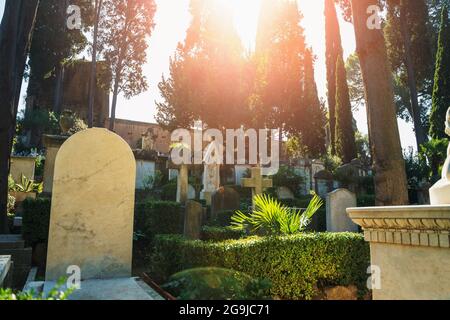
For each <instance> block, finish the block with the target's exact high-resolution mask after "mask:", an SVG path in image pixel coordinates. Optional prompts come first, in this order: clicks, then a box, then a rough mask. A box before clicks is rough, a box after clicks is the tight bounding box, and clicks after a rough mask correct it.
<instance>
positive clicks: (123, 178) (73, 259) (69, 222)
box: [45, 128, 136, 281]
mask: <svg viewBox="0 0 450 320" xmlns="http://www.w3.org/2000/svg"><path fill="white" fill-rule="evenodd" d="M135 175H136V162H135V159H134V156H133V153H132V151H131V149H130V147H129V146H128V144H127V143H126V142H125V141H124V140H123V139H122V138H120V137H119V136H118V135H116V134H114V133H112V132H110V131H108V130H106V129H99V128H94V129H88V130H85V131H81V132H79V133H77V134H75V135H73V136H72V137H70V138H69V139H68V140H67V141H66V142H65V143H64V144H63V145H62V146H61V148H60V150H59V152H58V155H57V157H56V161H55V174H54V181H53V194H52V207H51V216H50V230H49V240H48V253H47V270H46V275H45V278H46V281H55V280H58V279H59V278H60V277H63V276H67V270H68V267H69V266H77V267H79V268H80V270H81V279H82V280H86V279H105V278H121V277H130V276H131V257H132V242H133V211H134V191H135Z"/></svg>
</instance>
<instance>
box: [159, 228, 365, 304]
mask: <svg viewBox="0 0 450 320" xmlns="http://www.w3.org/2000/svg"><path fill="white" fill-rule="evenodd" d="M151 261H152V263H151V272H152V276H153V277H154V278H155V279H156V280H158V281H161V282H164V281H165V280H167V279H168V277H169V276H170V275H172V274H174V273H176V272H179V271H182V270H186V269H189V268H196V267H221V268H227V269H233V270H237V271H240V272H244V273H246V274H248V275H250V276H251V277H253V278H267V279H269V280H270V281H271V282H272V289H271V295H272V296H273V297H278V298H281V299H311V298H313V296H314V295H315V294H316V289H317V287H319V286H334V285H342V286H347V285H351V284H355V285H357V286H358V288H359V289H360V290H361V295H362V294H364V290H365V288H366V286H365V285H366V280H367V274H366V270H367V267H368V266H369V265H370V256H369V246H368V244H367V243H366V242H364V237H363V236H362V235H360V234H355V233H310V234H301V233H300V234H296V235H290V236H281V237H250V238H246V239H240V240H230V241H224V242H205V241H188V240H185V239H184V238H183V237H182V236H179V235H160V236H157V237H156V238H155V241H154V248H153V254H152V257H151Z"/></svg>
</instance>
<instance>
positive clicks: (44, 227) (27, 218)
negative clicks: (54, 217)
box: [22, 198, 51, 245]
mask: <svg viewBox="0 0 450 320" xmlns="http://www.w3.org/2000/svg"><path fill="white" fill-rule="evenodd" d="M50 208H51V200H50V199H49V198H37V199H36V200H32V199H26V200H25V201H24V202H23V215H22V216H23V218H22V235H23V238H24V240H25V241H26V242H27V244H28V245H34V244H36V243H40V242H44V243H47V240H48V229H49V226H50Z"/></svg>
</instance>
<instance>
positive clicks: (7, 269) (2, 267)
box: [0, 256, 12, 288]
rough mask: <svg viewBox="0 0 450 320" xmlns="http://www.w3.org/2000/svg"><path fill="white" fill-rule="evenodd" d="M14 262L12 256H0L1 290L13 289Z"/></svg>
mask: <svg viewBox="0 0 450 320" xmlns="http://www.w3.org/2000/svg"><path fill="white" fill-rule="evenodd" d="M11 275H12V261H11V256H0V288H9V287H11V279H12V278H11Z"/></svg>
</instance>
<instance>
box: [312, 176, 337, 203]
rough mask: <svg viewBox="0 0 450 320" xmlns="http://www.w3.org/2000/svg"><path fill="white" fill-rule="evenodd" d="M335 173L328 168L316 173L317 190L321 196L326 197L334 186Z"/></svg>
mask: <svg viewBox="0 0 450 320" xmlns="http://www.w3.org/2000/svg"><path fill="white" fill-rule="evenodd" d="M333 179H334V177H333V174H332V173H331V172H329V171H327V170H321V171H319V172H317V173H316V174H315V175H314V180H315V181H316V183H315V191H316V193H317V194H318V195H319V196H320V197H322V198H323V197H325V196H326V195H327V194H328V193H329V192H331V191H332V190H333V188H334V184H333Z"/></svg>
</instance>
